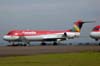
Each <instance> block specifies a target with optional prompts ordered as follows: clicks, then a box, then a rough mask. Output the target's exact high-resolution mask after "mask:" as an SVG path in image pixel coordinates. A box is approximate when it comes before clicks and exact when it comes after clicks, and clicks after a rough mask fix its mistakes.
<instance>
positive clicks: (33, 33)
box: [3, 20, 93, 45]
mask: <svg viewBox="0 0 100 66" xmlns="http://www.w3.org/2000/svg"><path fill="white" fill-rule="evenodd" d="M90 22H91V21H82V20H78V21H76V22H74V25H73V28H72V29H68V30H11V31H10V32H8V33H7V34H6V35H4V36H3V39H4V40H5V41H8V42H12V44H14V43H15V42H23V43H24V44H25V45H29V44H30V42H32V41H41V45H46V43H45V42H46V41H52V42H53V45H58V43H59V42H60V41H64V40H68V39H73V38H79V36H80V31H81V28H82V26H83V24H84V23H90ZM92 22H93V21H92Z"/></svg>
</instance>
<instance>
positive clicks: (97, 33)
mask: <svg viewBox="0 0 100 66" xmlns="http://www.w3.org/2000/svg"><path fill="white" fill-rule="evenodd" d="M90 37H91V38H93V39H95V40H96V41H97V40H99V39H100V25H98V26H96V27H94V28H93V30H92V32H91V33H90Z"/></svg>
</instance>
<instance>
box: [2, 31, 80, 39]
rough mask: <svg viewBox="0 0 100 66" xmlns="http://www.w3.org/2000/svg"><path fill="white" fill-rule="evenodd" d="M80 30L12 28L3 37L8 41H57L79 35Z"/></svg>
mask: <svg viewBox="0 0 100 66" xmlns="http://www.w3.org/2000/svg"><path fill="white" fill-rule="evenodd" d="M79 36H80V33H79V32H70V30H63V31H62V30H61V31H48V30H12V31H10V32H9V33H8V34H7V35H5V36H4V37H3V38H4V39H5V40H7V41H21V40H22V39H23V40H24V39H25V40H28V41H43V40H44V41H55V40H56V39H61V40H65V39H66V38H68V39H71V38H75V37H79Z"/></svg>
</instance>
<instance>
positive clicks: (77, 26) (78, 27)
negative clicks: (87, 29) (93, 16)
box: [71, 20, 95, 32]
mask: <svg viewBox="0 0 100 66" xmlns="http://www.w3.org/2000/svg"><path fill="white" fill-rule="evenodd" d="M92 22H95V21H82V20H78V21H76V22H75V23H74V25H73V28H72V29H71V31H72V32H80V31H81V28H82V26H83V24H84V23H92Z"/></svg>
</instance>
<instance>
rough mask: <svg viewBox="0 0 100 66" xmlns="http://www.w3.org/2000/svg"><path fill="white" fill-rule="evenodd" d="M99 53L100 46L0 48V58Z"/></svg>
mask: <svg viewBox="0 0 100 66" xmlns="http://www.w3.org/2000/svg"><path fill="white" fill-rule="evenodd" d="M85 51H87V52H88V51H91V52H100V46H92V45H91V46H26V47H22V46H17V47H14V46H11V47H6V46H5V47H0V57H7V56H25V55H36V54H48V53H75V52H85Z"/></svg>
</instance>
